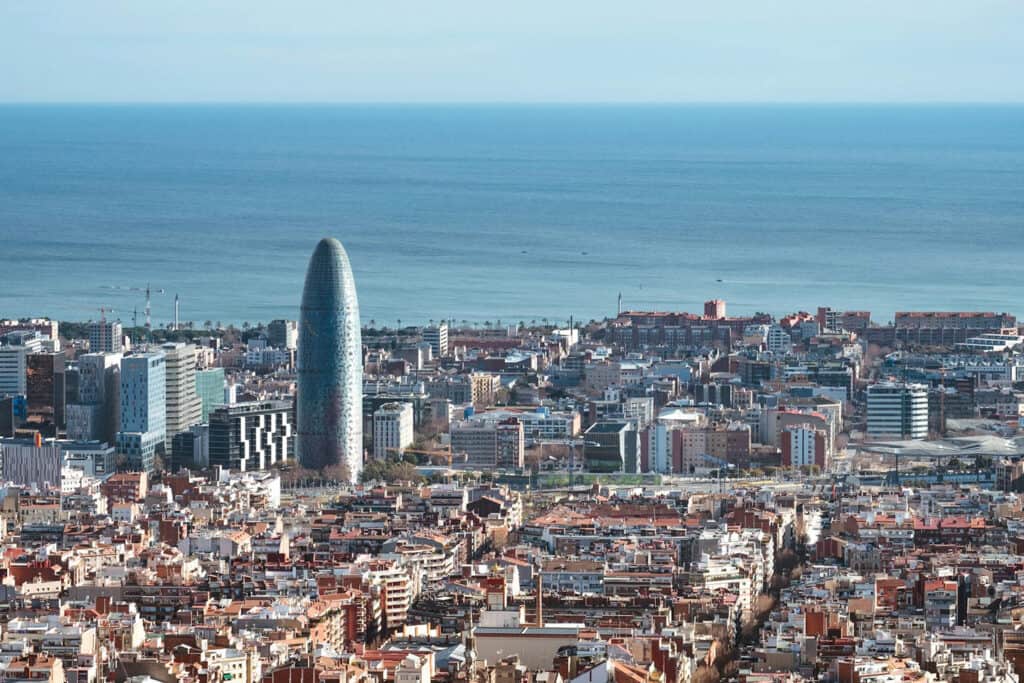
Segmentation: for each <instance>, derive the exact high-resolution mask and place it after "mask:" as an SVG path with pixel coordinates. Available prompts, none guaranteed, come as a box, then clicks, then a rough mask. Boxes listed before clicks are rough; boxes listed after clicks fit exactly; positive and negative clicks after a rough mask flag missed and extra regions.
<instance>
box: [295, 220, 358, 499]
mask: <svg viewBox="0 0 1024 683" xmlns="http://www.w3.org/2000/svg"><path fill="white" fill-rule="evenodd" d="M300 314H301V315H300V320H299V348H298V396H297V401H296V422H297V427H298V444H297V445H298V456H299V460H300V461H301V462H302V464H303V466H305V467H308V468H311V469H320V468H323V467H326V466H333V465H340V466H342V467H343V468H344V469H345V470H346V477H347V478H348V480H349V481H352V482H355V481H358V479H359V475H360V473H361V472H362V469H363V401H362V389H363V355H362V335H361V332H360V329H359V302H358V301H357V299H356V284H355V281H354V279H353V278H352V267H351V266H350V265H349V261H348V254H346V253H345V248H344V247H342V246H341V242H339V241H338V240H336V239H333V238H324V239H322V240H320V243H319V244H317V246H316V250H315V251H314V252H313V257H312V258H311V259H310V261H309V268H308V270H307V271H306V282H305V287H304V288H303V291H302V306H301V309H300Z"/></svg>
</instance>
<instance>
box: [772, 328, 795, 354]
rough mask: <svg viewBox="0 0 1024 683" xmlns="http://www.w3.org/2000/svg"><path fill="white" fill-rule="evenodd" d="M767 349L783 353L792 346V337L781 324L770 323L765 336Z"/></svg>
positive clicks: (787, 351) (788, 350)
mask: <svg viewBox="0 0 1024 683" xmlns="http://www.w3.org/2000/svg"><path fill="white" fill-rule="evenodd" d="M765 344H766V345H767V347H768V350H769V351H771V352H772V353H775V354H780V355H785V354H787V353H789V352H790V351H791V350H792V348H793V339H792V338H791V337H790V336H789V333H788V332H786V331H785V330H784V329H782V325H772V326H771V327H769V328H768V334H767V335H766V337H765Z"/></svg>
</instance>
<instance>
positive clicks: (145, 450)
mask: <svg viewBox="0 0 1024 683" xmlns="http://www.w3.org/2000/svg"><path fill="white" fill-rule="evenodd" d="M165 368H166V359H165V357H164V354H163V352H162V351H154V352H150V353H142V354H138V355H132V356H127V357H126V358H124V359H123V360H122V361H121V397H120V398H121V411H120V421H121V425H120V431H119V432H118V433H117V450H118V452H120V453H123V454H124V455H126V456H127V457H128V464H129V466H131V467H132V468H133V469H137V470H142V471H145V472H152V471H153V467H154V463H155V458H156V456H157V454H159V453H163V452H164V443H165V439H166V435H167V422H166V421H167V412H166V411H167V398H166V383H165V382H166V375H165Z"/></svg>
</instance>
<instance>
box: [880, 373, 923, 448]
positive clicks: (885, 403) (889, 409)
mask: <svg viewBox="0 0 1024 683" xmlns="http://www.w3.org/2000/svg"><path fill="white" fill-rule="evenodd" d="M867 432H868V436H873V437H883V438H884V437H889V438H896V439H924V438H927V436H928V389H927V387H925V386H924V385H922V384H902V383H896V382H882V383H879V384H872V385H871V386H869V387H868V428H867Z"/></svg>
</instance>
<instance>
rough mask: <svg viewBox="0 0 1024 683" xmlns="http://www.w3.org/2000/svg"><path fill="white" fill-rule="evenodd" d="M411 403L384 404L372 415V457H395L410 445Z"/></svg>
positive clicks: (411, 437) (412, 435)
mask: <svg viewBox="0 0 1024 683" xmlns="http://www.w3.org/2000/svg"><path fill="white" fill-rule="evenodd" d="M414 438H415V434H414V433H413V410H412V404H411V403H385V404H384V405H382V406H381V407H380V408H378V409H377V410H375V411H374V413H373V457H375V458H377V459H381V458H386V457H388V456H389V455H397V454H400V453H401V452H402V451H404V450H405V449H406V448H408V447H409V446H411V445H412V443H413V440H414Z"/></svg>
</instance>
